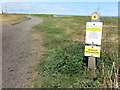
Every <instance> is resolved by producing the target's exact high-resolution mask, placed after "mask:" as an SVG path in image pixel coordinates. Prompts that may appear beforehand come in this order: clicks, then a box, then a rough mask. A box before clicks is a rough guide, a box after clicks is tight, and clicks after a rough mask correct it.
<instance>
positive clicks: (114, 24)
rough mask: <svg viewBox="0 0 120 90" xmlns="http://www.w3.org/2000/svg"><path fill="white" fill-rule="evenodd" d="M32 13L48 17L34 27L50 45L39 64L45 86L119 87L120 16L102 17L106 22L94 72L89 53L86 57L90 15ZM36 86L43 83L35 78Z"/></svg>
mask: <svg viewBox="0 0 120 90" xmlns="http://www.w3.org/2000/svg"><path fill="white" fill-rule="evenodd" d="M32 16H37V17H39V18H42V19H43V20H44V22H43V23H42V24H40V25H37V26H35V27H33V28H34V29H36V32H37V34H39V33H42V35H43V41H44V43H43V46H44V47H46V48H47V51H46V54H45V55H44V58H42V63H41V62H40V63H39V65H38V67H37V70H38V71H39V72H40V73H41V76H42V80H43V85H42V87H47V88H50V87H54V88H98V87H104V88H106V87H115V85H116V84H115V82H117V81H114V80H115V79H119V77H118V68H119V66H118V65H119V63H118V17H101V19H102V22H103V24H104V25H103V36H102V46H101V57H100V58H98V59H97V67H96V70H95V72H94V71H93V70H88V69H87V57H84V46H85V43H84V41H85V32H86V26H85V24H86V22H90V17H89V16H69V17H64V16H61V17H54V16H53V15H32ZM40 61H41V60H40ZM117 83H118V82H117ZM119 86H120V85H119ZM34 87H39V83H37V82H35V85H34Z"/></svg>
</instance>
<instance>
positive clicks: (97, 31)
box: [85, 22, 103, 45]
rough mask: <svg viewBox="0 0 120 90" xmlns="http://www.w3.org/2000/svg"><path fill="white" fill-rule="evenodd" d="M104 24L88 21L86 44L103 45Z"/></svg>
mask: <svg viewBox="0 0 120 90" xmlns="http://www.w3.org/2000/svg"><path fill="white" fill-rule="evenodd" d="M102 25H103V23H102V22H87V23H86V40H85V42H86V44H96V45H101V37H102Z"/></svg>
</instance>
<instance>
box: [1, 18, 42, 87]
mask: <svg viewBox="0 0 120 90" xmlns="http://www.w3.org/2000/svg"><path fill="white" fill-rule="evenodd" d="M39 23H42V19H39V18H36V17H31V19H30V20H27V21H24V22H22V23H20V24H16V25H3V26H2V88H25V87H28V86H27V84H26V81H27V80H28V79H29V78H30V77H31V76H30V74H29V73H28V68H29V67H30V64H31V63H32V62H33V61H34V60H35V59H36V58H37V55H36V54H31V53H29V51H30V47H31V46H32V35H31V32H33V30H32V27H33V26H34V25H37V24H39Z"/></svg>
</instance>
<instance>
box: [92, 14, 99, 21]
mask: <svg viewBox="0 0 120 90" xmlns="http://www.w3.org/2000/svg"><path fill="white" fill-rule="evenodd" d="M91 21H92V22H99V21H100V14H99V13H98V12H93V13H92V15H91Z"/></svg>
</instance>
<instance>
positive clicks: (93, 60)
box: [88, 12, 100, 69]
mask: <svg viewBox="0 0 120 90" xmlns="http://www.w3.org/2000/svg"><path fill="white" fill-rule="evenodd" d="M91 22H100V15H99V13H98V12H93V13H92V15H91ZM89 46H91V45H89ZM92 46H96V45H92ZM88 68H91V69H95V68H96V58H95V57H92V56H91V57H88Z"/></svg>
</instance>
